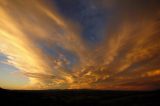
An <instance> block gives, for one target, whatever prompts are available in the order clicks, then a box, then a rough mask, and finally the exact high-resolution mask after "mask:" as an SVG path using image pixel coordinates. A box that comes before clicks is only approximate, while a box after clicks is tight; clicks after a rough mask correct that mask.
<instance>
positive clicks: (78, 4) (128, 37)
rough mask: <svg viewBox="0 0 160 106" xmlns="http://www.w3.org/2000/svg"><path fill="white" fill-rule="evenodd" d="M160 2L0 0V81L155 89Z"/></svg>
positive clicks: (6, 84)
mask: <svg viewBox="0 0 160 106" xmlns="http://www.w3.org/2000/svg"><path fill="white" fill-rule="evenodd" d="M159 5H160V1H159V0H0V87H2V88H6V89H29V90H39V89H103V90H156V89H160V6H159Z"/></svg>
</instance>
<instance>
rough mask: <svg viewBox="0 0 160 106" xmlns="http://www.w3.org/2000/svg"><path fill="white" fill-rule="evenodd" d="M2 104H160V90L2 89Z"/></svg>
mask: <svg viewBox="0 0 160 106" xmlns="http://www.w3.org/2000/svg"><path fill="white" fill-rule="evenodd" d="M0 98H1V99H0V106H65V105H71V106H77V105H78V106H95V105H97V106H160V91H149V92H132V91H96V90H46V91H14V90H12V91H11V90H3V89H0Z"/></svg>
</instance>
